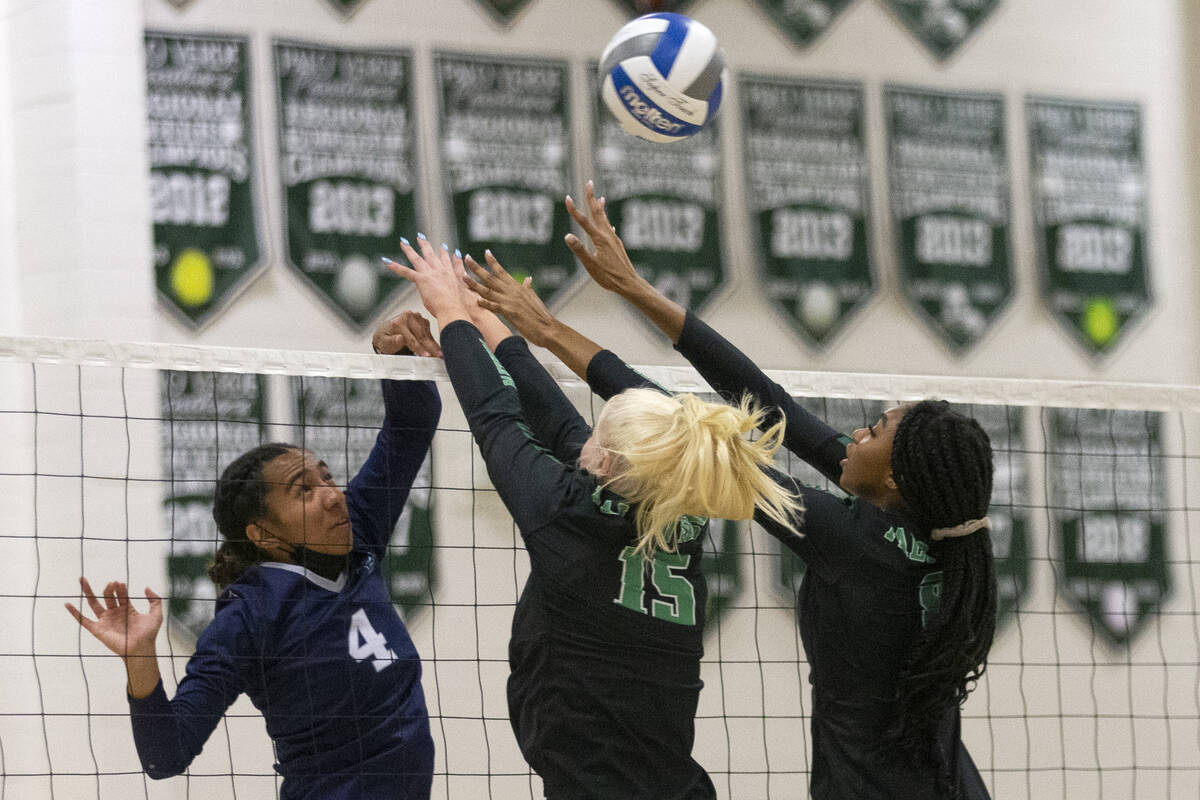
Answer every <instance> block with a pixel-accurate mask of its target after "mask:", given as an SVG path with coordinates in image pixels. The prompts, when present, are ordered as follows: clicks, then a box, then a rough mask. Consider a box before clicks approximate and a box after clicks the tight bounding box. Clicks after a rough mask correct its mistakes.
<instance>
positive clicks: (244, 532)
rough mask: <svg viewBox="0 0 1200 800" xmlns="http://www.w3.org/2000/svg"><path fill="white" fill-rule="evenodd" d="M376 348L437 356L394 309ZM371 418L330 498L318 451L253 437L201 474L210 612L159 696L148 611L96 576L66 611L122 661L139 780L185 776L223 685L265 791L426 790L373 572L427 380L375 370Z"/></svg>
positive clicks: (395, 796) (420, 451) (355, 794)
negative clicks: (367, 443)
mask: <svg viewBox="0 0 1200 800" xmlns="http://www.w3.org/2000/svg"><path fill="white" fill-rule="evenodd" d="M374 345H375V349H376V352H379V353H385V354H400V353H407V352H417V353H420V354H422V355H434V354H437V353H439V352H440V351H439V348H438V346H437V343H436V342H435V341H434V340H433V338H432V336H431V335H430V332H429V326H428V323H427V322H426V321H425V320H424V319H423V318H422V317H421V316H420V315H419V314H415V313H413V312H405V313H404V314H401V315H400V316H399V317H397V318H395V319H394V320H391V321H390V322H387V323H384V324H383V325H382V326H380V328H379V329H378V330H377V331H376V332H375V337H374ZM382 388H383V399H384V408H385V414H384V422H383V426H382V428H381V430H380V432H379V435H378V437H377V438H376V441H375V446H374V447H373V449H372V450H371V454H370V456H368V458H367V460H366V462H365V463H364V464H363V465H362V468H361V469H360V470H359V472H358V474H357V475H356V476H355V477H354V479H353V480H351V481H350V483H349V485H348V486H347V487H346V491H345V492H344V493H343V491H342V489H341V487H339V486H338V484H337V483H335V481H334V479H333V476H332V475H331V474H330V472H329V468H328V467H327V466H326V465H325V462H323V461H320V460H319V459H318V458H317V457H316V456H315V455H314V454H313V453H310V452H308V451H307V450H304V449H302V448H300V447H297V446H295V445H291V444H263V445H259V446H258V447H255V448H253V449H251V450H249V451H247V452H246V453H243V454H242V455H241V456H239V457H238V458H236V459H235V460H234V461H233V462H232V463H231V464H229V465H228V466H227V467H226V468H225V470H224V472H223V473H222V474H221V477H220V479H219V480H218V481H217V486H216V490H215V496H214V501H213V519H214V521H215V522H216V524H217V529H218V531H219V532H220V534H221V536H222V537H223V539H224V541H223V542H222V544H221V546H220V547H219V548H218V549H217V553H216V556H215V558H214V561H213V564H212V566H211V567H210V569H209V575H210V577H211V578H212V580H213V582H214V583H215V584H216V585H217V587H218V590H219V592H220V596H219V597H218V599H217V604H216V614H215V615H214V617H213V620H212V622H210V623H209V625H208V627H207V628H205V630H204V631H203V632H202V633H201V635H200V637H199V640H198V641H197V642H196V650H195V652H194V653H193V655H192V656H191V658H189V659H188V664H187V674H186V676H185V677H184V678H183V679H182V680H181V681H180V682H179V686H178V688H177V689H176V692H175V696H174V697H173V698H168V697H167V695H166V692H165V691H164V689H163V684H162V678H161V676H160V673H159V668H158V657H157V653H156V650H155V639H156V638H157V635H158V631H159V628H160V627H161V625H162V620H163V609H162V598H160V597H159V596H158V595H157V594H155V593H154V592H153V591H151V590H150V589H149V588H147V589H146V598H147V599H148V600H149V601H150V608H149V611H148V612H139V611H138V610H137V609H136V608H135V607H134V606H133V604H132V602H130V598H129V589H128V587H127V586H126V585H125V584H124V583H122V582H119V581H112V582H110V583H109V584H108V585H107V586H106V587H105V588H104V591H103V603H102V602H101V600H100V599H99V598H97V597H96V595H95V593H94V592H93V590H92V587H91V586H90V584H89V583H88V581H87V579H86V578H80V584H81V587H82V590H83V596H84V598H85V599H86V601H87V603H88V605H89V607H90V608H91V610H92V612H93V613H94V614H95V617H96V618H95V619H91V618H89V617H86V616H84V615H83V614H82V613H81V612H80V611H79V610H78V609H77V608H75V606H73V605H71V604H69V603H68V604H67V610H68V611H69V612H70V613H71V615H72V616H73V617H75V619H76V620H78V621H79V623H80V625H82V626H83V627H84V628H85V629H86V630H87V631H88V632H89V633H91V634H92V635H93V636H95V637H96V638H97V639H99V640H100V641H101V642H102V643H103V644H104V645H105V646H106V647H108V648H109V649H110V650H112V651H113V652H114V653H116V654H117V655H118V656H120V657H121V659H122V661H124V664H125V670H126V677H127V690H128V695H129V708H130V718H131V721H132V725H133V738H134V744H135V745H136V747H137V752H138V756H139V758H140V759H141V762H142V768H143V769H144V770H145V772H146V774H148V775H149V776H150V777H151V778H155V779H159V778H168V777H171V776H173V775H178V774H180V773H182V772H183V771H184V770H185V769H187V767H188V765H189V764H190V763H191V762H192V760H193V759H194V758H195V757H196V756H197V755H198V754H199V753H200V751H201V749H202V748H203V747H204V743H205V741H206V740H207V739H208V737H209V735H210V734H211V733H212V732H213V730H214V729H215V728H216V726H217V723H218V722H220V720H221V717H222V716H223V715H224V714H225V711H226V710H227V709H228V708H229V706H230V705H231V704H232V703H233V702H234V700H236V699H237V697H238V695H240V694H242V693H245V694H246V695H248V696H249V697H250V700H251V701H252V702H253V703H254V705H255V706H256V707H257V708H258V709H259V710H260V711H261V712H262V714H263V717H264V718H265V719H266V724H267V733H268V734H269V735H270V736H271V739H272V742H273V744H274V746H275V755H276V759H277V762H278V763H277V764H276V765H275V767H276V770H277V771H278V772H279V774H280V775H282V776H283V782H282V785H281V786H280V790H279V796H280V797H281V798H282V800H362V798H372V799H373V800H385V799H386V800H428V798H429V792H430V787H431V783H432V780H433V739H432V737H431V736H430V732H429V712H428V711H427V709H426V706H425V696H424V693H423V691H422V689H421V662H420V659H419V657H418V656H417V651H416V649H415V647H414V646H413V643H412V640H411V639H410V638H409V634H408V630H407V629H406V628H405V626H404V623H403V622H402V621H401V620H400V617H399V615H398V614H397V613H396V610H395V607H394V606H393V605H392V603H391V599H390V597H389V596H388V591H387V586H386V584H385V583H384V580H383V577H382V575H381V572H380V566H381V562H382V560H383V558H384V556H385V554H386V550H387V545H388V540H389V539H390V538H391V534H392V531H393V529H394V528H395V526H396V522H397V520H398V519H399V517H400V512H401V511H402V509H403V507H404V502H405V499H406V498H407V497H408V493H409V489H410V488H411V486H412V482H413V479H414V478H415V477H416V475H417V472H418V470H419V469H420V466H421V462H422V461H423V460H424V458H425V454H426V452H427V451H428V450H429V444H430V441H431V440H432V438H433V434H434V430H435V429H436V427H437V421H438V416H439V414H440V411H441V401H440V400H439V398H438V394H437V390H436V388H435V387H434V386H433V384H432V383H431V382H428V381H390V380H385V381H382Z"/></svg>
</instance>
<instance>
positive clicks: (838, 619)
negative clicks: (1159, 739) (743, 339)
mask: <svg viewBox="0 0 1200 800" xmlns="http://www.w3.org/2000/svg"><path fill="white" fill-rule="evenodd" d="M567 209H568V211H569V212H570V213H571V215H572V217H573V218H574V219H575V221H576V222H577V223H578V224H579V225H580V227H581V228H582V229H583V231H584V232H585V233H587V235H588V236H589V238H590V239H591V241H592V249H588V248H587V247H585V245H584V244H583V242H582V241H581V240H580V239H579V238H578V237H576V236H575V235H574V234H568V236H567V245H568V247H570V249H571V250H572V251H573V252H574V253H575V255H576V256H577V257H578V258H579V259H580V261H581V262H582V263H583V265H584V266H585V267H586V268H587V271H588V272H589V273H590V274H591V276H592V277H593V279H595V280H596V282H597V283H598V284H599V285H601V286H602V287H604V288H606V289H609V290H611V291H614V292H616V293H617V294H619V295H621V296H622V297H624V298H625V299H626V300H628V301H629V302H630V303H632V304H633V305H634V307H636V308H637V309H638V310H640V311H641V312H642V313H643V314H645V315H646V316H647V317H648V318H649V319H650V320H651V321H653V322H654V323H655V324H657V325H658V327H659V328H661V329H662V330H663V331H664V332H665V333H666V334H667V335H668V336H669V337H670V338H671V340H672V341H673V342H674V343H675V347H676V349H677V350H678V351H679V352H680V353H682V354H683V355H684V356H685V357H686V358H687V359H688V360H689V361H690V362H691V363H692V364H693V365H694V366H695V367H696V368H697V369H698V370H699V372H700V374H701V375H702V376H703V377H704V378H705V380H707V381H708V383H709V384H710V385H711V386H712V387H713V388H714V389H716V390H717V391H719V392H720V393H721V394H723V395H725V396H726V397H730V398H737V397H742V396H744V395H745V394H749V395H750V396H751V397H753V398H754V399H755V402H757V403H759V404H761V405H762V406H763V407H765V408H767V409H769V410H770V413H769V414H768V416H767V418H766V419H765V420H764V423H763V424H765V425H773V424H776V423H777V422H778V421H779V420H780V419H781V418H783V419H786V421H787V428H786V435H785V437H784V443H783V444H784V447H786V448H787V449H788V450H790V451H791V452H793V453H795V454H796V455H797V456H799V457H800V458H802V459H804V460H805V461H807V462H808V463H809V464H811V465H813V466H814V467H816V468H817V469H818V470H819V471H820V472H822V473H823V474H824V475H825V476H826V477H828V478H829V479H830V480H832V481H833V482H835V483H836V484H837V485H839V486H840V487H841V488H842V489H844V490H845V491H847V492H848V493H849V494H850V495H851V497H850V498H848V499H843V498H841V497H838V496H835V495H833V494H831V493H828V492H825V491H822V490H819V489H815V488H810V487H801V488H800V491H801V493H802V500H803V504H804V507H805V511H804V515H803V518H802V520H800V525H799V531H800V532H799V534H797V533H795V532H793V531H792V530H789V529H788V528H787V527H784V526H780V525H779V524H778V523H777V522H776V521H774V520H771V519H767V518H765V517H763V516H762V515H760V516H759V517H757V519H758V521H759V522H760V523H761V524H762V525H763V526H764V527H765V528H766V529H767V530H768V531H769V532H770V533H771V534H772V535H774V536H775V537H777V538H778V539H780V540H781V541H782V542H783V543H784V544H785V545H787V546H788V547H789V548H791V549H792V550H793V551H794V552H795V553H796V554H797V555H799V556H800V557H801V558H803V559H804V561H805V562H806V565H807V572H806V574H805V579H804V581H803V583H802V585H801V588H800V592H799V596H798V598H797V611H798V614H799V622H800V631H801V638H802V640H803V643H804V649H805V653H806V656H807V658H808V661H809V663H810V665H811V667H812V671H811V682H812V692H813V714H812V747H813V762H812V779H811V794H812V797H814V798H817V800H829V799H830V798H839V799H844V800H866V799H867V798H877V799H878V800H897V799H898V798H905V800H907V799H908V798H922V799H924V798H937V799H938V800H943V799H945V798H961V799H967V798H969V799H970V800H977V799H978V798H986V797H987V796H988V793H987V789H986V787H985V786H984V784H983V781H982V779H981V777H980V775H979V772H978V770H977V769H976V767H975V765H974V763H973V762H972V761H971V758H970V755H969V754H968V753H967V751H966V749H965V748H964V747H963V745H962V741H961V738H960V717H959V711H960V706H961V704H962V702H963V700H964V699H965V697H966V695H967V693H968V692H969V691H970V690H971V688H972V687H973V685H974V683H975V681H976V680H977V679H978V678H979V676H980V675H981V674H982V672H983V670H984V668H985V664H986V659H987V654H988V650H989V648H990V646H991V642H992V634H993V630H994V625H995V615H996V589H995V572H994V569H993V565H992V552H991V542H990V539H989V538H988V532H987V526H988V520H987V517H986V516H985V515H986V513H987V506H988V500H989V498H990V496H991V489H992V457H991V446H990V443H989V442H988V438H987V435H986V434H985V433H984V431H983V430H982V428H981V427H980V426H979V424H978V423H976V422H975V421H974V420H972V419H970V418H968V417H965V416H963V415H961V414H958V413H956V412H954V411H953V410H951V409H950V407H949V406H948V405H946V404H945V403H941V402H932V401H923V402H920V403H916V404H911V405H900V406H896V407H894V408H889V409H888V410H887V411H886V412H885V413H884V414H883V415H882V416H881V417H880V418H879V419H878V420H877V421H875V422H873V423H872V424H870V425H865V426H864V427H862V428H860V429H858V430H856V431H855V432H854V434H853V436H852V437H846V436H842V435H840V434H838V433H837V432H836V431H834V430H833V429H832V428H830V427H829V426H828V425H826V424H825V423H824V422H823V421H821V420H819V419H817V418H816V417H814V416H813V415H811V414H809V413H808V412H806V411H805V410H804V409H803V408H802V407H801V406H800V405H799V404H797V403H796V402H795V401H794V400H793V399H792V398H791V397H790V396H789V395H788V394H787V392H786V391H785V390H784V389H783V388H782V387H781V386H779V385H778V384H777V383H775V382H773V381H771V380H770V379H769V378H767V377H766V375H764V374H763V373H762V371H761V370H759V369H758V367H756V366H755V365H754V364H753V363H752V362H751V361H750V360H749V359H748V358H747V357H746V356H745V355H744V354H743V353H741V352H740V351H739V350H737V348H735V347H734V346H733V345H731V344H730V343H729V342H727V341H726V340H725V339H723V338H722V337H721V336H720V335H719V334H718V333H717V332H716V331H714V330H712V329H711V328H710V327H708V326H707V325H706V324H704V323H703V322H701V321H700V320H699V319H698V318H697V317H696V316H695V315H693V314H691V313H690V312H688V311H686V310H685V309H684V308H683V307H681V306H679V305H678V304H676V303H674V302H672V301H670V300H669V299H667V298H666V297H665V296H663V295H662V294H661V293H660V292H658V291H657V290H655V289H654V287H653V286H651V285H650V284H649V283H648V282H647V281H645V280H644V279H642V278H641V277H640V276H639V275H638V274H637V272H636V271H635V269H634V268H633V265H632V264H631V263H630V260H629V258H628V256H627V255H626V253H625V248H624V245H623V244H622V242H621V240H620V238H619V237H618V235H617V232H616V230H615V228H613V227H612V225H611V223H610V222H609V220H608V217H607V215H606V214H605V210H604V201H603V199H602V198H597V197H596V195H595V192H594V189H593V187H592V185H591V184H590V183H589V184H588V187H587V211H586V212H583V211H581V210H580V209H579V208H577V207H576V205H575V203H574V202H573V201H572V200H571V198H569V197H568V198H567ZM477 274H478V273H477ZM477 291H478V293H479V294H480V295H481V297H482V303H483V305H484V306H485V307H487V308H489V309H492V310H497V311H499V312H501V313H503V314H504V315H505V316H506V317H507V318H509V319H510V320H516V319H522V320H523V322H524V327H523V326H522V324H517V327H518V329H519V330H521V331H522V333H524V334H525V335H526V336H527V337H529V339H530V341H537V342H538V343H544V344H545V345H546V346H548V347H550V349H551V350H552V351H553V352H555V354H556V355H559V357H560V358H563V360H564V361H565V362H567V364H568V366H571V367H572V368H573V369H575V370H576V371H577V372H579V371H580V370H579V364H580V358H579V357H578V355H572V353H571V352H570V351H571V350H572V347H573V345H572V341H573V340H572V339H571V337H570V334H569V329H567V328H566V326H564V325H562V323H560V322H558V321H557V320H555V319H554V318H553V317H552V316H551V315H550V314H549V312H546V311H545V310H544V307H543V308H542V309H541V310H539V311H538V312H536V313H525V314H524V315H523V316H522V314H521V309H522V307H525V308H530V307H534V306H536V305H538V304H537V303H536V300H535V299H531V298H530V296H531V295H532V292H531V291H530V290H529V289H528V287H522V286H520V285H519V284H516V283H515V282H513V281H511V279H509V280H508V281H507V282H506V281H504V280H503V278H502V276H500V277H492V278H485V279H484V281H483V283H482V284H480V285H479V286H478V287H477ZM514 324H516V323H514ZM596 372H597V370H595V368H594V365H589V366H588V367H587V368H586V370H585V373H586V375H587V377H588V378H589V379H590V380H591V379H593V378H595V377H596V374H595V373H596ZM585 373H580V374H585ZM592 382H593V386H595V382H594V381H592Z"/></svg>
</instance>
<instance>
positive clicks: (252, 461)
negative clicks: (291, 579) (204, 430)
mask: <svg viewBox="0 0 1200 800" xmlns="http://www.w3.org/2000/svg"><path fill="white" fill-rule="evenodd" d="M295 449H296V447H295V446H294V445H290V444H282V443H279V442H272V443H270V444H260V445H259V446H258V447H255V448H253V449H251V450H247V451H246V452H245V453H242V454H241V455H240V456H238V457H237V458H236V459H234V460H233V462H232V463H231V464H230V465H229V466H227V467H226V468H225V471H224V472H222V473H221V477H220V479H219V480H218V481H217V490H216V492H215V496H214V497H213V510H212V515H213V521H214V522H216V523H217V530H218V531H220V532H221V535H222V536H223V537H225V541H224V542H222V543H221V546H220V547H218V548H217V552H216V553H215V554H214V556H213V562H212V563H211V564H209V566H208V577H210V578H212V581H213V583H215V584H216V585H217V589H218V590H222V589H224V588H225V587H226V586H228V585H229V584H231V583H233V582H234V581H236V580H237V579H238V578H240V577H241V576H242V573H244V572H245V571H246V570H247V569H249V568H250V567H251V566H253V565H254V564H258V563H260V562H261V561H263V559H264V555H265V554H264V553H263V551H262V550H259V549H258V547H257V546H255V544H254V542H252V541H250V540H249V539H248V538H246V526H247V525H249V524H250V523H252V522H257V521H258V520H260V519H262V518H263V517H264V516H265V515H266V513H267V488H268V487H267V482H266V481H265V480H264V479H263V467H264V466H266V464H267V462H269V461H273V460H274V459H276V458H278V457H279V456H281V455H284V454H285V453H290V452H291V451H293V450H295Z"/></svg>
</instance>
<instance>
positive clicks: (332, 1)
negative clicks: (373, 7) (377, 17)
mask: <svg viewBox="0 0 1200 800" xmlns="http://www.w3.org/2000/svg"><path fill="white" fill-rule="evenodd" d="M326 2H327V3H329V5H331V6H333V7H334V8H335V9H337V11H338V12H339V13H340V14H341V15H342V16H343V17H345V18H346V19H350V17H352V16H353V15H354V12H355V11H358V9H359V8H360V7H361V6H362V4H363V3H365V2H366V0H326Z"/></svg>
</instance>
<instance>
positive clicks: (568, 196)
mask: <svg viewBox="0 0 1200 800" xmlns="http://www.w3.org/2000/svg"><path fill="white" fill-rule="evenodd" d="M567 202H568V203H574V202H575V201H574V200H572V199H571V195H567Z"/></svg>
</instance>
